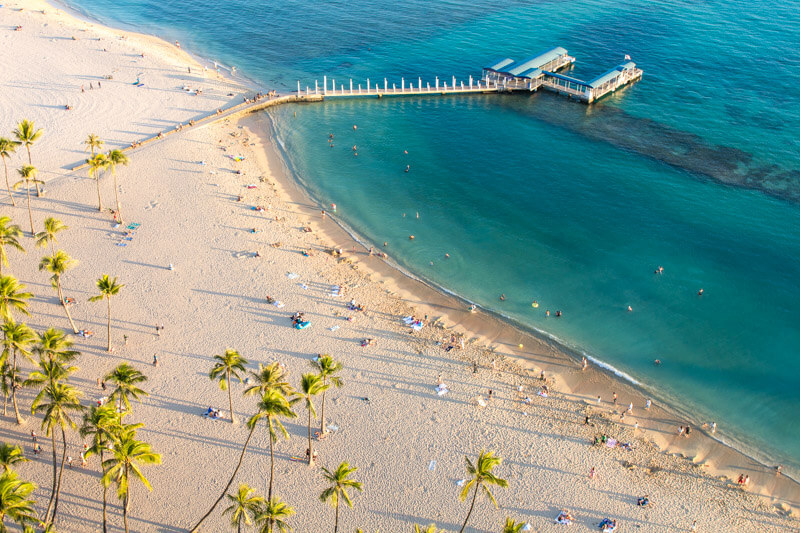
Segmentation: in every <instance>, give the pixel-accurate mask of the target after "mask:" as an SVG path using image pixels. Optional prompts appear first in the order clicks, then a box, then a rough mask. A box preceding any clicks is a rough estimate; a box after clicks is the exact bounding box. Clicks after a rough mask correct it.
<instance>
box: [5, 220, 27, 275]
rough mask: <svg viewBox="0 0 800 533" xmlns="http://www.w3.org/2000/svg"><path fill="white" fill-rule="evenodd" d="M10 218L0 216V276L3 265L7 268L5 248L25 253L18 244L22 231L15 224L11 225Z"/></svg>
mask: <svg viewBox="0 0 800 533" xmlns="http://www.w3.org/2000/svg"><path fill="white" fill-rule="evenodd" d="M10 222H11V217H9V216H5V215H3V216H0V276H2V275H3V265H5V266H8V252H7V251H6V246H9V247H11V248H14V249H16V250H19V251H20V252H23V253H25V248H23V247H22V245H21V244H20V243H19V238H20V236H21V235H22V230H21V229H20V227H19V226H17V225H16V224H11V223H10Z"/></svg>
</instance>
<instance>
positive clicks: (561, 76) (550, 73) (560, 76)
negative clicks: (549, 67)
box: [545, 72, 591, 87]
mask: <svg viewBox="0 0 800 533" xmlns="http://www.w3.org/2000/svg"><path fill="white" fill-rule="evenodd" d="M545 74H547V75H548V76H552V77H553V78H558V79H560V80H564V81H569V82H572V83H576V84H578V85H582V86H584V87H591V85H590V84H589V83H587V82H585V81H583V80H579V79H578V78H573V77H572V76H564V75H563V74H559V73H557V72H545Z"/></svg>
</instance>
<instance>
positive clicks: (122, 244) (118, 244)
mask: <svg viewBox="0 0 800 533" xmlns="http://www.w3.org/2000/svg"><path fill="white" fill-rule="evenodd" d="M117 246H128V243H127V242H118V243H117Z"/></svg>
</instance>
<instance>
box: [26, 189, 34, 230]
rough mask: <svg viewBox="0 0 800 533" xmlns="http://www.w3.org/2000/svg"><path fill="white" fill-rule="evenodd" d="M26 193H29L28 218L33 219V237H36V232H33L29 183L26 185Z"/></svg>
mask: <svg viewBox="0 0 800 533" xmlns="http://www.w3.org/2000/svg"><path fill="white" fill-rule="evenodd" d="M25 192H26V193H28V217H29V218H30V219H31V237H36V232H35V231H33V212H32V211H31V186H30V184H29V183H26V184H25Z"/></svg>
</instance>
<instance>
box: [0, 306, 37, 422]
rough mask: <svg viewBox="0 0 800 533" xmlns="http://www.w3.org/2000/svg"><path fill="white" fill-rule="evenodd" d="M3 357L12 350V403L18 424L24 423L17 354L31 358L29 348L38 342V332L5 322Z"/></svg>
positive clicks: (24, 326)
mask: <svg viewBox="0 0 800 533" xmlns="http://www.w3.org/2000/svg"><path fill="white" fill-rule="evenodd" d="M3 336H4V338H3V345H4V346H5V349H4V350H3V357H4V358H7V357H8V352H9V351H10V352H11V355H12V363H11V383H12V386H11V403H12V404H13V405H14V416H16V418H17V424H20V425H22V424H23V423H25V420H24V419H23V418H22V417H21V416H20V414H19V407H18V406H17V388H18V387H17V386H16V384H17V354H19V355H22V356H23V357H25V358H26V359H28V360H31V361H32V359H31V352H30V350H29V349H28V348H29V347H30V345H31V344H33V343H34V342H36V333H34V332H33V330H32V329H31V328H29V327H28V326H26V325H25V324H16V323H14V322H11V321H6V322H5V323H4V324H3Z"/></svg>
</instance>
